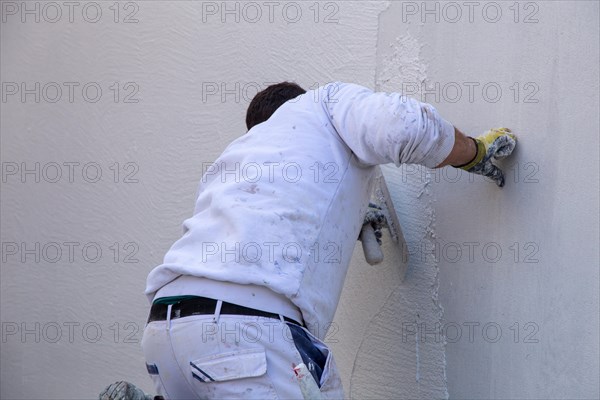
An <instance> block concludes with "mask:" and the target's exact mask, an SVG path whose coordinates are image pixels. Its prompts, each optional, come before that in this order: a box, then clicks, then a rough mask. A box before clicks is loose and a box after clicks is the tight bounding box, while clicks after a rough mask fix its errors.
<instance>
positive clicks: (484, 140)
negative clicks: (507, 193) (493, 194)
mask: <svg viewBox="0 0 600 400" xmlns="http://www.w3.org/2000/svg"><path fill="white" fill-rule="evenodd" d="M474 140H475V143H476V144H477V155H476V156H475V158H474V159H473V161H471V162H470V163H468V164H466V165H461V166H458V167H457V168H462V169H464V170H465V171H467V172H471V173H473V174H479V175H483V176H487V177H488V178H490V179H492V180H493V181H494V182H496V184H497V185H498V186H500V187H502V186H504V174H503V173H502V170H501V169H500V168H498V167H496V166H495V165H494V164H492V159H495V160H500V159H502V158H505V157H507V156H509V155H510V154H511V153H512V152H513V150H514V149H515V146H516V145H517V138H516V136H515V135H514V134H512V133H510V129H508V128H494V129H490V130H489V131H487V132H486V133H484V134H483V135H481V136H478V137H477V138H474Z"/></svg>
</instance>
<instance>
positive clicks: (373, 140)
mask: <svg viewBox="0 0 600 400" xmlns="http://www.w3.org/2000/svg"><path fill="white" fill-rule="evenodd" d="M324 90H325V95H324V100H323V106H324V108H325V110H326V112H327V114H328V116H329V119H330V120H331V123H332V125H333V127H334V128H335V130H336V131H337V132H338V134H339V135H340V137H341V138H342V140H343V141H344V142H345V143H346V144H347V145H348V147H350V149H351V150H352V151H353V152H354V154H356V156H357V157H358V159H359V160H360V161H361V162H362V163H365V164H368V165H377V164H387V163H394V164H395V165H396V166H400V164H405V163H406V164H421V165H424V166H426V167H429V168H434V167H436V166H437V165H439V164H440V163H441V162H442V161H444V160H445V159H446V157H447V156H448V155H449V154H450V151H451V150H452V147H453V146H454V127H453V126H452V124H450V123H449V122H447V121H445V120H444V119H442V118H441V117H440V115H439V114H438V112H437V111H436V109H435V108H434V107H433V106H431V105H430V104H427V103H421V102H419V101H417V100H414V99H412V98H409V97H406V96H403V95H400V94H398V93H383V92H373V91H372V90H370V89H367V88H365V87H363V86H359V85H355V84H351V83H342V82H335V83H332V84H329V85H327V86H326V87H325V89H324Z"/></svg>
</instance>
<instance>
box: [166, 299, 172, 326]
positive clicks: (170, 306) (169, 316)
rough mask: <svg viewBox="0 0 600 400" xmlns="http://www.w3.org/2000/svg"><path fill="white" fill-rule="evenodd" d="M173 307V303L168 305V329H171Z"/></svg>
mask: <svg viewBox="0 0 600 400" xmlns="http://www.w3.org/2000/svg"><path fill="white" fill-rule="evenodd" d="M172 308H173V304H169V305H168V306H167V324H166V328H167V330H171V309H172Z"/></svg>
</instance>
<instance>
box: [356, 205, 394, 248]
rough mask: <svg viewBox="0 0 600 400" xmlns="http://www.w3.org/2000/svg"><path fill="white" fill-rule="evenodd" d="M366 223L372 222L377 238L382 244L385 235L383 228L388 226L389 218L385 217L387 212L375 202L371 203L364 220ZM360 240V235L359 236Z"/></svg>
mask: <svg viewBox="0 0 600 400" xmlns="http://www.w3.org/2000/svg"><path fill="white" fill-rule="evenodd" d="M364 224H371V226H372V227H373V230H374V231H375V238H376V239H377V243H379V244H380V245H381V237H382V236H383V234H382V232H381V230H382V229H383V228H385V227H386V226H387V220H386V218H385V214H384V213H383V211H382V210H381V207H379V206H378V205H377V204H375V203H369V208H368V209H367V214H366V215H365V219H364V221H363V225H364ZM358 239H359V240H360V235H359V237H358Z"/></svg>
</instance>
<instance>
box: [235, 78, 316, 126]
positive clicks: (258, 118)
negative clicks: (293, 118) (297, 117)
mask: <svg viewBox="0 0 600 400" xmlns="http://www.w3.org/2000/svg"><path fill="white" fill-rule="evenodd" d="M304 93H306V90H304V89H302V88H301V87H300V86H298V85H297V84H295V83H292V82H281V83H276V84H275V85H271V86H269V87H267V88H266V89H264V90H262V91H260V92H258V93H257V94H256V96H254V98H253V99H252V101H251V102H250V105H249V106H248V111H246V126H247V127H248V130H250V129H251V128H252V127H253V126H254V125H258V124H260V123H261V122H265V121H266V120H268V119H269V118H270V117H271V115H273V113H274V112H275V110H277V109H278V108H279V107H280V106H281V105H282V104H283V103H285V102H286V101H288V100H291V99H293V98H295V97H298V96H300V95H301V94H304Z"/></svg>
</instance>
